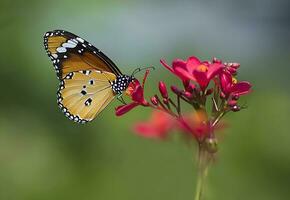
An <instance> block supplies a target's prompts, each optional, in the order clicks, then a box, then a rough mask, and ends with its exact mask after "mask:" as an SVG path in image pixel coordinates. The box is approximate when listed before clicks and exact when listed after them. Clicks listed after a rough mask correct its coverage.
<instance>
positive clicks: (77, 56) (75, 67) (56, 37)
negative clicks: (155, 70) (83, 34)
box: [44, 30, 122, 79]
mask: <svg viewBox="0 0 290 200" xmlns="http://www.w3.org/2000/svg"><path fill="white" fill-rule="evenodd" d="M44 46H45V49H46V52H47V54H48V56H49V57H50V58H51V60H52V62H53V64H54V67H55V70H56V72H57V76H58V78H59V79H62V78H64V77H65V76H66V74H67V73H70V72H73V71H80V70H86V69H92V68H93V69H96V70H100V71H106V72H111V73H113V74H115V75H121V74H122V73H121V72H120V70H119V69H118V67H117V66H116V65H115V64H114V63H113V62H112V61H111V60H110V59H109V58H108V57H107V56H106V55H105V54H103V53H102V52H101V51H100V50H99V49H97V48H96V47H94V46H93V45H91V44H90V43H89V42H87V41H85V40H84V39H82V38H80V37H78V36H76V35H74V34H72V33H70V32H67V31H62V30H55V31H50V32H47V33H46V34H45V35H44Z"/></svg>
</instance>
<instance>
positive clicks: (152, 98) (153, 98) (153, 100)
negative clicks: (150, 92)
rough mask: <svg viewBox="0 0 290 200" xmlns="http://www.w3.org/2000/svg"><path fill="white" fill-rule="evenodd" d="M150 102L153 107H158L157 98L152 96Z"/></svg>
mask: <svg viewBox="0 0 290 200" xmlns="http://www.w3.org/2000/svg"><path fill="white" fill-rule="evenodd" d="M151 102H152V103H153V104H154V105H158V100H157V98H156V97H155V96H154V97H151Z"/></svg>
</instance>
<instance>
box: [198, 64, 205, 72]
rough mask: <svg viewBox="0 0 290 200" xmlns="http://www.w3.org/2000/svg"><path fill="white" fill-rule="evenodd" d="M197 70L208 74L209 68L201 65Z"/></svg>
mask: <svg viewBox="0 0 290 200" xmlns="http://www.w3.org/2000/svg"><path fill="white" fill-rule="evenodd" d="M197 70H198V71H200V72H207V70H208V67H207V66H205V65H199V66H198V67H197Z"/></svg>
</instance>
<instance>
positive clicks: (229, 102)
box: [228, 100, 237, 107]
mask: <svg viewBox="0 0 290 200" xmlns="http://www.w3.org/2000/svg"><path fill="white" fill-rule="evenodd" d="M228 105H229V106H231V107H234V106H235V105H237V101H236V100H230V101H228Z"/></svg>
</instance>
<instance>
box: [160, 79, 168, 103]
mask: <svg viewBox="0 0 290 200" xmlns="http://www.w3.org/2000/svg"><path fill="white" fill-rule="evenodd" d="M159 91H160V94H161V95H162V97H163V98H166V99H167V98H168V92H167V88H166V85H165V83H164V82H162V81H159Z"/></svg>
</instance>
